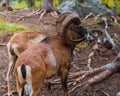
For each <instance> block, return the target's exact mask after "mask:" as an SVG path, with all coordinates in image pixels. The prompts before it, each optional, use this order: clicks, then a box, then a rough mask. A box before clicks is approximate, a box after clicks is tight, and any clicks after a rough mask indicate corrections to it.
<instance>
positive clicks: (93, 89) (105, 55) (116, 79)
mask: <svg viewBox="0 0 120 96" xmlns="http://www.w3.org/2000/svg"><path fill="white" fill-rule="evenodd" d="M28 13H30V11H25V10H24V11H23V10H17V11H16V12H14V13H11V12H8V13H6V15H7V16H6V15H4V16H3V17H4V18H5V19H6V20H7V21H9V22H16V23H18V24H22V25H26V26H28V27H30V28H32V29H34V30H37V31H40V32H41V33H43V34H45V35H47V36H49V35H52V34H56V31H55V21H56V19H55V18H53V17H51V16H50V15H49V14H47V15H46V16H45V17H43V19H42V21H41V22H42V23H40V22H39V21H38V18H39V16H32V17H29V18H25V19H24V21H22V20H21V21H17V19H18V17H20V16H23V15H26V14H28ZM8 17H9V18H8ZM109 33H110V34H111V36H112V37H114V40H115V42H119V41H120V39H119V37H120V26H110V28H109ZM115 34H117V36H116V35H115ZM11 36H12V35H11V34H5V35H0V44H7V42H8V40H9V39H10V37H11ZM115 36H116V37H115ZM93 45H94V43H93V42H91V43H89V45H88V47H86V48H83V49H80V50H79V51H78V52H77V56H75V57H74V60H73V62H72V63H73V64H74V65H75V66H77V67H79V70H81V71H82V70H88V68H87V59H85V58H87V56H88V55H89V52H90V49H91V48H92V46H93ZM115 56H116V53H115V52H113V51H111V50H109V49H106V48H105V47H104V46H103V45H100V48H99V49H98V50H97V51H96V53H95V55H94V58H93V60H92V65H91V67H92V68H96V67H99V66H102V65H105V64H107V63H110V62H111V61H112V60H113V59H114V58H115ZM83 59H84V60H83ZM7 68H8V54H7V48H6V46H4V45H1V46H0V96H2V95H3V94H4V93H6V92H7V84H6V73H7ZM70 71H73V72H75V71H77V70H76V68H75V67H73V66H72V67H71V70H70ZM11 83H12V85H13V86H12V90H16V87H15V79H14V78H13V81H12V82H11ZM78 84H79V83H78ZM73 87H75V86H74V85H72V86H69V87H68V90H71V89H72V88H73ZM53 90H54V91H53ZM119 91H120V74H119V73H116V74H113V75H112V76H111V77H109V78H107V79H105V80H104V81H102V82H100V83H97V84H95V85H91V86H89V87H86V88H83V87H81V88H78V89H76V90H75V91H73V92H72V93H70V96H115V94H116V93H117V92H119ZM42 94H44V87H43V89H42ZM42 96H44V95H42ZM52 96H63V92H62V88H61V86H60V85H53V86H52Z"/></svg>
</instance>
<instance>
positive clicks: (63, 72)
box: [60, 66, 69, 96]
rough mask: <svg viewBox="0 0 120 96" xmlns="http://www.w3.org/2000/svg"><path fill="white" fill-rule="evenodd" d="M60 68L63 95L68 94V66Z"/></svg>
mask: <svg viewBox="0 0 120 96" xmlns="http://www.w3.org/2000/svg"><path fill="white" fill-rule="evenodd" d="M63 67H64V68H61V70H60V76H61V82H62V86H63V91H64V96H69V95H68V93H67V76H68V70H69V69H68V68H65V66H63Z"/></svg>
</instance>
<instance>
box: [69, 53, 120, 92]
mask: <svg viewBox="0 0 120 96" xmlns="http://www.w3.org/2000/svg"><path fill="white" fill-rule="evenodd" d="M119 70H120V56H119V55H118V57H116V58H115V60H113V62H112V63H108V64H106V65H104V66H102V67H98V68H95V69H92V70H89V71H82V72H76V73H70V74H69V78H70V79H72V78H75V77H78V78H77V79H76V80H75V82H76V84H77V83H78V82H79V81H80V80H83V79H84V78H86V77H88V76H91V75H95V76H93V77H91V78H90V79H88V80H86V81H84V82H83V83H81V84H79V85H78V84H77V86H75V87H74V88H72V89H71V90H69V93H71V92H72V91H74V90H75V89H77V88H79V87H81V86H89V85H92V84H96V83H99V82H101V81H102V80H104V79H106V78H108V77H109V76H111V75H112V74H114V73H116V72H118V71H119ZM75 82H74V83H75Z"/></svg>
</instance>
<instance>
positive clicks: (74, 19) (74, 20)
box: [62, 14, 85, 44]
mask: <svg viewBox="0 0 120 96" xmlns="http://www.w3.org/2000/svg"><path fill="white" fill-rule="evenodd" d="M80 23H81V22H80V18H79V16H78V15H77V14H70V15H69V16H67V17H66V18H65V19H64V21H63V22H62V38H63V40H65V42H66V43H68V44H76V43H79V42H80V41H83V40H84V39H85V38H80V39H77V40H73V39H70V38H67V37H66V33H67V31H68V28H69V27H70V26H71V25H75V26H79V25H80Z"/></svg>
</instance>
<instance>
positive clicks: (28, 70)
mask: <svg viewBox="0 0 120 96" xmlns="http://www.w3.org/2000/svg"><path fill="white" fill-rule="evenodd" d="M31 78H32V77H31V67H29V66H26V82H27V84H26V85H25V92H26V94H27V95H28V94H30V93H31V90H32V79H31Z"/></svg>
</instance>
